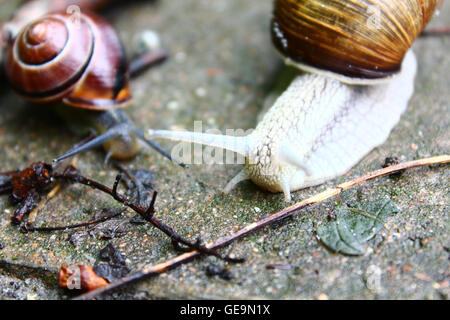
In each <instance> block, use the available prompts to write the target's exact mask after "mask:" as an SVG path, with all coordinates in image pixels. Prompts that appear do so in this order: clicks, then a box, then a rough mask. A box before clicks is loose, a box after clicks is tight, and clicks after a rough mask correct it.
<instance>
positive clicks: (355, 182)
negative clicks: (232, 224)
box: [75, 155, 450, 300]
mask: <svg viewBox="0 0 450 320" xmlns="http://www.w3.org/2000/svg"><path fill="white" fill-rule="evenodd" d="M449 162H450V155H443V156H438V157H432V158H426V159H420V160H415V161H410V162H404V163H400V164H398V165H394V166H390V167H386V168H383V169H379V170H375V171H372V172H370V173H367V174H365V175H363V176H360V177H358V178H355V179H352V180H349V181H347V182H344V183H342V184H340V185H338V186H336V187H333V188H330V189H327V190H325V191H323V192H320V193H318V194H316V195H315V196H312V197H310V198H308V199H306V200H303V201H301V202H298V203H296V204H294V205H292V206H290V207H287V208H285V209H283V210H281V211H278V212H276V213H274V214H271V215H269V216H267V217H265V218H262V219H261V220H259V221H257V222H254V223H251V224H249V225H247V226H246V227H244V228H242V229H240V230H238V231H237V232H235V233H233V234H230V235H228V236H225V237H223V238H220V239H219V240H217V241H216V242H211V243H209V244H207V245H206V246H205V247H206V248H207V249H208V250H217V249H220V248H222V247H224V246H226V245H228V244H230V243H232V242H234V241H236V240H238V239H241V238H243V237H245V236H246V235H248V234H250V233H252V232H255V231H257V230H260V229H262V228H263V227H265V226H268V225H271V224H274V223H276V222H278V221H280V220H283V219H285V218H287V217H290V216H292V215H294V214H295V213H297V212H299V211H300V210H302V209H305V208H307V207H311V206H313V205H315V204H317V203H320V202H323V201H324V200H326V199H329V198H331V197H334V196H338V195H339V194H340V193H341V192H342V191H345V190H348V189H351V188H354V187H356V186H360V185H362V184H364V183H367V182H369V181H371V180H374V179H377V178H380V177H384V176H388V175H391V174H394V173H398V172H402V171H405V170H410V169H414V168H419V167H426V166H431V165H439V164H448V163H449ZM200 255H201V252H199V251H198V250H193V251H190V252H186V253H184V254H181V255H179V256H177V257H175V258H172V259H169V260H167V261H165V262H163V263H159V264H157V265H154V266H150V267H147V268H144V269H142V270H140V271H138V272H136V273H134V274H132V275H129V276H126V277H123V278H121V279H119V280H117V281H115V282H113V283H110V284H109V285H107V286H105V287H102V288H99V289H97V290H93V291H90V292H87V293H85V294H82V295H79V296H78V297H76V298H75V299H80V300H87V299H93V298H95V297H96V296H99V295H101V294H104V293H106V292H110V291H112V290H114V289H117V288H119V287H122V286H124V285H126V284H129V283H133V282H136V281H138V280H142V279H145V278H149V277H151V276H156V275H158V274H161V273H164V272H166V271H168V270H171V269H174V268H175V267H177V266H179V265H181V264H184V263H187V262H189V261H192V260H193V259H195V258H197V257H199V256H200Z"/></svg>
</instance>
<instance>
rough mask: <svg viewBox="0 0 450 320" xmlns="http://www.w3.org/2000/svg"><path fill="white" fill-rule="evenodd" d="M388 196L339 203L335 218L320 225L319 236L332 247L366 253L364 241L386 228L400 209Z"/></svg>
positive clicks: (338, 251) (328, 246) (337, 250)
mask: <svg viewBox="0 0 450 320" xmlns="http://www.w3.org/2000/svg"><path fill="white" fill-rule="evenodd" d="M397 212H398V210H397V208H396V207H395V204H394V203H393V202H392V201H391V200H389V199H380V200H376V201H372V202H366V203H363V204H361V205H359V206H357V207H355V208H350V207H347V206H345V205H344V206H339V207H337V208H336V211H335V215H336V219H335V220H332V221H328V222H326V223H324V224H322V225H320V226H319V227H318V229H317V236H318V238H319V240H320V241H321V242H322V243H323V244H324V245H325V246H326V247H327V248H328V249H330V250H331V251H333V252H337V253H343V254H347V255H363V254H364V253H365V252H366V249H365V247H364V244H365V243H366V242H367V241H368V240H370V239H372V238H373V237H374V236H375V235H376V234H377V232H378V231H380V230H381V229H382V228H383V225H384V224H385V223H386V221H387V218H388V217H389V216H390V215H392V214H394V213H397Z"/></svg>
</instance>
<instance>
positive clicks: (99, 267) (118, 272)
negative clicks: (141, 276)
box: [94, 243, 130, 282]
mask: <svg viewBox="0 0 450 320" xmlns="http://www.w3.org/2000/svg"><path fill="white" fill-rule="evenodd" d="M99 259H100V261H99V262H98V263H96V264H95V265H94V271H95V273H96V274H97V275H98V276H100V277H103V278H105V279H106V280H108V282H112V281H115V280H117V279H120V278H122V277H124V276H126V275H127V274H128V273H130V269H129V268H128V267H127V263H126V257H125V255H123V254H121V253H120V252H119V251H118V250H116V248H114V246H113V245H112V244H111V243H109V244H108V245H107V246H106V247H105V248H103V249H102V250H101V251H100V254H99Z"/></svg>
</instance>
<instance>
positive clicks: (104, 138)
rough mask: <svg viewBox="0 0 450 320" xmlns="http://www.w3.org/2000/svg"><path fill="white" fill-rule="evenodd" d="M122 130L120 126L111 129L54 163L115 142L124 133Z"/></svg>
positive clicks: (56, 159) (54, 160)
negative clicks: (111, 141)
mask: <svg viewBox="0 0 450 320" xmlns="http://www.w3.org/2000/svg"><path fill="white" fill-rule="evenodd" d="M122 130H123V129H122V128H120V127H119V126H117V127H114V128H111V129H109V130H108V131H106V132H105V133H103V134H101V135H99V136H97V137H95V138H94V139H92V140H90V141H89V142H87V143H85V144H83V145H81V146H79V147H75V148H73V149H72V150H70V151H68V152H67V153H65V154H63V155H62V156H60V157H58V158H55V159H53V162H59V161H62V160H64V159H67V158H69V157H72V156H74V155H76V154H79V153H81V152H84V151H87V150H89V149H93V148H96V147H99V146H101V145H102V144H104V143H106V142H108V141H110V140H113V139H115V138H117V137H119V136H120V134H121V132H122Z"/></svg>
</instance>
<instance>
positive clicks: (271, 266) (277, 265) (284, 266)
mask: <svg viewBox="0 0 450 320" xmlns="http://www.w3.org/2000/svg"><path fill="white" fill-rule="evenodd" d="M291 268H292V267H291V265H290V264H281V263H272V264H267V265H266V269H267V270H290V269H291Z"/></svg>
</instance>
